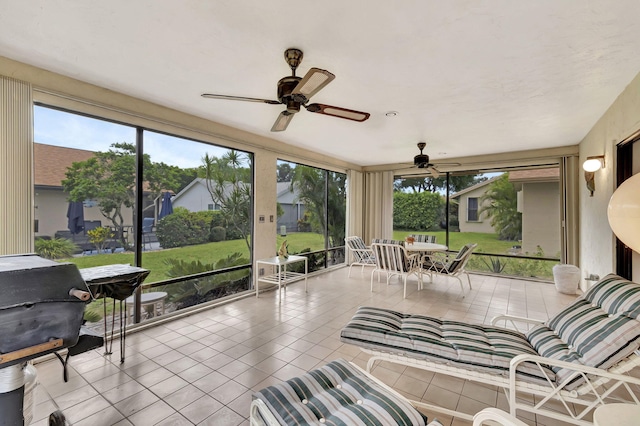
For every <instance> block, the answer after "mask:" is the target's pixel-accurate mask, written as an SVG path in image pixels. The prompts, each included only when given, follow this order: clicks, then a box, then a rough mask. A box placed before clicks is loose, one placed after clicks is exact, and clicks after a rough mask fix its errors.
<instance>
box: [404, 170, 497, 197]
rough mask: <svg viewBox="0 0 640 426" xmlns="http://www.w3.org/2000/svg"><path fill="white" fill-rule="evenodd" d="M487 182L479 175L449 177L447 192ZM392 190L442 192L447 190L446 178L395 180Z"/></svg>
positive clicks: (442, 176) (425, 177) (430, 177)
mask: <svg viewBox="0 0 640 426" xmlns="http://www.w3.org/2000/svg"><path fill="white" fill-rule="evenodd" d="M484 180H487V178H486V177H482V176H479V175H473V174H470V175H462V176H451V175H450V176H449V192H450V193H454V192H458V191H461V190H463V189H465V188H468V187H470V186H473V185H475V184H476V183H478V182H482V181H484ZM393 188H394V189H395V190H396V191H403V192H407V191H408V190H410V191H411V192H424V191H429V192H439V191H442V192H444V191H445V190H446V188H447V177H446V175H441V176H440V177H437V178H435V177H433V176H424V177H414V178H403V179H396V181H395V182H394V183H393Z"/></svg>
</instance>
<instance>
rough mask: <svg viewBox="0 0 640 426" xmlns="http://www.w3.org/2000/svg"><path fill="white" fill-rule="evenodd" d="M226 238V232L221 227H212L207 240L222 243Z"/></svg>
mask: <svg viewBox="0 0 640 426" xmlns="http://www.w3.org/2000/svg"><path fill="white" fill-rule="evenodd" d="M226 238H227V231H226V229H224V228H223V227H222V226H214V227H213V228H212V229H211V235H210V236H209V240H210V241H213V242H218V241H224V240H225V239H226Z"/></svg>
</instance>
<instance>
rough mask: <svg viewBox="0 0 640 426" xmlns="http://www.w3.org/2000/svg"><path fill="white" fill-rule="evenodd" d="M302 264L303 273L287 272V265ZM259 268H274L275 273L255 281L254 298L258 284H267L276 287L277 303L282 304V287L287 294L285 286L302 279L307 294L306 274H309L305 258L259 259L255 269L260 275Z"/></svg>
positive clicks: (293, 256) (258, 292)
mask: <svg viewBox="0 0 640 426" xmlns="http://www.w3.org/2000/svg"><path fill="white" fill-rule="evenodd" d="M297 262H304V273H301V272H291V271H287V265H291V264H292V263H297ZM261 266H268V267H274V268H275V269H276V272H275V273H274V274H268V275H263V276H260V275H258V279H257V280H256V297H258V295H259V294H260V283H261V282H263V283H269V284H277V285H278V299H279V301H280V302H279V303H282V287H284V291H285V293H286V292H287V284H288V283H290V282H293V281H298V280H301V279H303V278H304V291H305V293H306V292H307V273H308V272H309V266H308V261H307V258H306V257H305V256H295V255H289V257H288V258H286V259H281V258H280V257H278V256H276V257H269V258H266V259H260V260H257V261H256V269H257V271H256V272H258V274H259V273H260V267H261Z"/></svg>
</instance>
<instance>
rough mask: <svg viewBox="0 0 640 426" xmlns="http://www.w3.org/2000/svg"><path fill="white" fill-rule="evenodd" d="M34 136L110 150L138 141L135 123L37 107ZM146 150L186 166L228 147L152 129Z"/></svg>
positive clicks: (45, 141)
mask: <svg viewBox="0 0 640 426" xmlns="http://www.w3.org/2000/svg"><path fill="white" fill-rule="evenodd" d="M34 140H35V142H36V143H41V144H46V145H55V146H63V147H67V148H77V149H85V150H89V151H103V152H104V151H107V150H108V149H109V147H110V146H111V144H114V143H118V142H128V143H132V144H135V142H136V129H135V127H131V126H125V125H122V124H116V123H111V122H109V121H104V120H99V119H95V118H90V117H85V116H82V115H78V114H72V113H68V112H64V111H58V110H55V109H51V108H47V107H42V106H38V105H36V106H35V107H34ZM144 150H145V153H146V154H149V155H150V156H151V160H152V161H153V162H163V163H166V164H169V165H172V166H178V167H182V168H188V167H198V166H200V165H202V160H201V159H202V157H203V156H204V154H205V153H207V152H208V153H209V155H214V156H216V157H220V156H221V155H222V154H224V153H225V152H226V151H227V149H226V148H219V147H216V146H213V145H208V144H204V143H197V142H193V141H190V140H187V139H182V138H178V137H173V136H167V135H164V134H160V133H155V132H152V131H145V132H144Z"/></svg>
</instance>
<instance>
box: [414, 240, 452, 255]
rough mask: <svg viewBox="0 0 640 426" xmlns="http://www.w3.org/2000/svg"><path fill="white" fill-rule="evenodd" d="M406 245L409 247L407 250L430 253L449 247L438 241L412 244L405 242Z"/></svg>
mask: <svg viewBox="0 0 640 426" xmlns="http://www.w3.org/2000/svg"><path fill="white" fill-rule="evenodd" d="M404 247H405V248H406V249H407V251H409V252H421V253H424V254H429V253H433V252H435V251H447V250H448V249H449V247H447V246H445V245H443V244H436V243H412V244H408V243H406V242H405V243H404Z"/></svg>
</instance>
